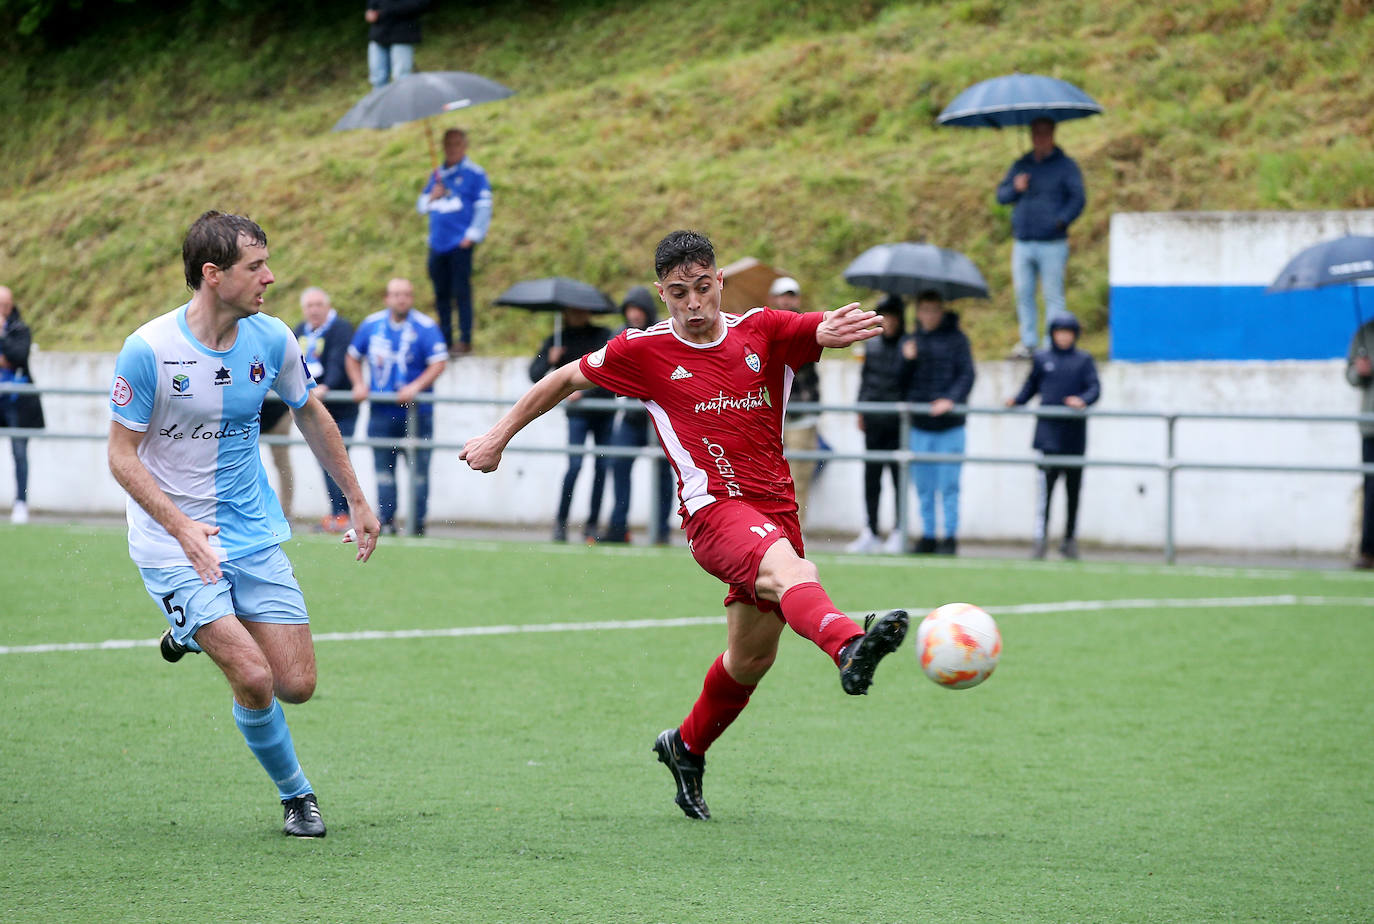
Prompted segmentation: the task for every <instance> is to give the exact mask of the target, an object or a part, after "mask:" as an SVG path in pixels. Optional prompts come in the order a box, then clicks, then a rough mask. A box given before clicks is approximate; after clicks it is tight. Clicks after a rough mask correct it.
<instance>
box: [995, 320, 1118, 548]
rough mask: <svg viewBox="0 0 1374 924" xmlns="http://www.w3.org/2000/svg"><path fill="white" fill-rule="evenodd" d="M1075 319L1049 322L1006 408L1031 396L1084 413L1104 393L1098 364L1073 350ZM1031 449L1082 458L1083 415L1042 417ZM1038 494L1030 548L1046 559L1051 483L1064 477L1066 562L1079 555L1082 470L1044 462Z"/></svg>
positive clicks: (1047, 404) (1085, 430) (1085, 436)
mask: <svg viewBox="0 0 1374 924" xmlns="http://www.w3.org/2000/svg"><path fill="white" fill-rule="evenodd" d="M1078 334H1079V328H1078V319H1077V318H1075V317H1074V316H1073V315H1072V314H1069V313H1067V312H1066V313H1064V314H1061V315H1059V316H1058V317H1056V318H1052V319H1050V346H1049V349H1045V350H1037V351H1036V352H1035V355H1034V356H1033V357H1032V359H1031V370H1030V374H1029V375H1027V376H1026V383H1025V384H1024V385H1022V386H1021V390H1020V391H1019V392H1018V393H1017V394H1016V396H1015V397H1013V398H1008V399H1007V407H1015V406H1017V405H1022V404H1025V403H1026V402H1027V401H1029V400H1030V399H1031V398H1032V397H1034V396H1035V395H1037V394H1038V395H1039V396H1040V406H1041V407H1070V408H1073V409H1075V410H1079V411H1081V410H1083V408H1085V407H1087V406H1088V405H1090V404H1095V403H1096V402H1097V399H1098V398H1099V397H1100V396H1101V394H1102V387H1101V385H1100V383H1099V382H1098V379H1097V364H1096V363H1094V362H1093V358H1092V356H1091V355H1090V354H1088V353H1087V352H1086V351H1084V350H1080V349H1078V347H1077V346H1076V344H1077V341H1078ZM1031 446H1032V447H1033V448H1035V449H1038V450H1040V452H1042V453H1043V454H1045V455H1047V456H1081V455H1083V453H1084V452H1085V451H1087V448H1088V421H1087V420H1086V419H1084V418H1081V417H1040V418H1038V419H1037V420H1036V422H1035V437H1034V439H1033V440H1032V442H1031ZM1036 471H1037V472H1038V473H1039V476H1040V478H1039V481H1040V484H1039V491H1038V494H1037V497H1036V505H1035V530H1034V539H1033V544H1032V546H1031V557H1032V558H1044V557H1045V550H1046V547H1047V539H1046V534H1047V532H1048V527H1049V519H1050V498H1051V497H1052V496H1053V494H1054V485H1055V482H1057V481H1058V480H1059V476H1060V475H1063V476H1064V491H1065V493H1066V495H1067V500H1068V513H1067V516H1066V517H1065V520H1064V540H1063V542H1062V543H1061V544H1060V546H1059V552H1060V554H1062V555H1063V556H1064V557H1065V558H1077V557H1078V540H1077V538H1075V534H1076V531H1077V526H1078V494H1079V491H1080V489H1081V488H1082V485H1083V466H1081V465H1062V464H1059V463H1046V464H1044V465H1040V466H1037V468H1036Z"/></svg>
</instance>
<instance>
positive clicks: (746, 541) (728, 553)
mask: <svg viewBox="0 0 1374 924" xmlns="http://www.w3.org/2000/svg"><path fill="white" fill-rule="evenodd" d="M686 529H687V548H689V549H690V550H691V552H692V557H693V558H695V559H696V560H697V564H699V565H701V567H702V568H704V569H706V571H707V573H709V574H712V575H715V576H716V577H718V578H720V579H721V580H722V581H724V582H725V583H726V584H729V585H730V592H729V593H727V594H726V595H725V605H726V606H729V605H730V604H731V603H734V602H736V601H740V602H743V603H748V604H750V605H752V606H756V607H758V608H759V609H760V610H763V611H764V612H765V613H772V612H775V611H776V610H777V608H778V605H777V604H776V603H774V602H772V601H771V600H760V599H759V598H758V597H756V596H755V595H754V581H755V580H757V579H758V575H759V563H760V562H762V561H763V554H764V553H765V552H767V551H768V549H769V548H770V547H771V546H772V545H773V543H775V542H777V541H778V540H779V539H786V540H787V541H788V542H790V543H792V548H793V549H794V550H796V553H797V555H798V557H804V556H805V554H806V549H805V546H804V545H803V544H802V535H801V524H800V523H799V522H798V521H797V512H796V511H795V510H788V511H775V512H773V513H762V512H760V511H759V510H757V509H755V508H754V506H753V505H752V504H750V503H748V502H747V501H742V500H720V501H716V502H715V503H713V504H707V505H706V506H705V507H702V508H701V509H700V510H698V511H697V512H696V513H694V514H692V515H691V516H690V517H688V518H687V524H686Z"/></svg>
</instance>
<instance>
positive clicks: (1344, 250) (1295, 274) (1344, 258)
mask: <svg viewBox="0 0 1374 924" xmlns="http://www.w3.org/2000/svg"><path fill="white" fill-rule="evenodd" d="M1369 278H1374V237H1363V236H1361V235H1358V234H1348V235H1346V236H1345V237H1338V238H1336V239H1335V240H1333V241H1322V242H1321V243H1320V244H1313V245H1312V246H1311V247H1308V248H1307V249H1306V250H1303V251H1301V252H1300V253H1299V254H1298V255H1297V256H1295V257H1294V258H1293V259H1291V260H1289V261H1288V265H1287V266H1285V267H1284V268H1283V269H1282V270H1281V271H1280V272H1279V275H1278V278H1277V279H1275V280H1274V282H1273V284H1272V285H1271V286H1269V288H1268V289H1266V290H1265V291H1266V292H1268V293H1270V294H1272V293H1275V292H1293V291H1296V290H1298V289H1320V288H1322V287H1324V286H1334V285H1340V284H1341V283H1354V282H1356V281H1357V280H1360V279H1369ZM1350 288H1351V291H1352V293H1353V297H1354V299H1355V325H1356V326H1357V327H1360V326H1363V324H1364V317H1363V313H1362V312H1361V311H1360V287H1359V286H1358V285H1351V287H1350Z"/></svg>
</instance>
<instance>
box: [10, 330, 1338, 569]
mask: <svg viewBox="0 0 1374 924" xmlns="http://www.w3.org/2000/svg"><path fill="white" fill-rule="evenodd" d="M831 357H832V358H827V359H826V360H824V361H823V362H822V363H821V375H822V395H823V396H824V399H825V400H826V401H831V402H842V401H845V400H849V399H852V397H853V396H854V395H856V394H857V393H858V380H859V365H860V364H859V362H858V361H857V360H856V359H854V358H850V357H846V356H843V355H842V354H831ZM527 365H528V363H527V361H526V360H524V359H519V358H513V359H506V360H500V359H489V358H481V357H476V358H467V359H462V360H459V361H457V362H454V363H451V364H450V367H449V369H448V371H447V372H445V374H444V376H443V377H442V378H441V379H440V380H439V383H438V386H437V390H438V392H439V393H440V394H444V395H453V396H463V397H469V398H475V397H494V398H498V399H500V400H501V401H502V402H503V404H509V403H510V402H513V401H514V400H515V399H516V398H517V397H519V396H520V395H521V394H523V393H524V391H525V389H526V388H528V387H529V380H528V378H527V377H526V368H527ZM33 366H34V374H35V376H36V377H37V379H38V381H39V382H40V383H42V384H43V385H44V386H54V387H56V386H68V387H93V388H99V389H102V390H103V389H105V388H107V387H108V385H109V381H110V378H111V376H112V371H113V368H114V357H113V356H112V355H104V354H88V353H47V352H36V353H35V356H34V363H33ZM1024 368H1025V367H1024V366H1023V365H1018V364H1014V363H1002V362H993V363H982V364H980V365H979V367H978V381H977V384H976V385H975V387H974V391H973V395H972V397H971V403H972V404H973V405H975V406H992V405H997V406H1000V404H1001V402H1002V400H1003V399H1004V398H1005V397H1006V396H1008V395H1010V394H1013V393H1014V392H1015V391H1016V389H1017V388H1019V386H1020V384H1021V382H1020V378H1019V377H1020V376H1021V375H1023V374H1024ZM1100 372H1101V375H1102V381H1103V398H1102V401H1101V402H1100V403H1099V405H1098V406H1099V408H1102V409H1116V410H1125V409H1130V410H1164V411H1218V412H1224V411H1241V412H1264V411H1268V412H1272V413H1296V414H1306V413H1317V414H1322V413H1329V414H1345V413H1350V414H1353V413H1356V412H1357V406H1356V394H1357V393H1356V392H1355V390H1354V389H1353V388H1350V387H1349V386H1348V385H1347V384H1346V383H1345V379H1344V376H1343V364H1342V363H1340V362H1338V361H1331V362H1289V363H1197V362H1190V363H1147V364H1136V363H1114V364H1105V365H1103V366H1102V367H1101V368H1100ZM107 405H108V402H107V401H106V400H105V399H103V398H97V397H66V396H48V397H46V398H45V399H44V407H45V410H46V412H47V415H48V426H49V428H50V429H52V430H54V431H61V432H81V433H89V434H98V435H103V434H104V433H106V432H107V431H108V428H109V423H108V420H109V417H108V412H107ZM501 410H502V408H495V407H492V408H487V407H469V406H450V407H441V408H440V409H439V411H438V416H437V417H436V422H437V426H436V431H437V433H438V436H439V438H440V439H442V440H446V441H452V442H461V441H462V440H463V439H465V438H466V437H467V436H470V435H472V434H474V433H477V432H480V431H482V430H485V429H486V428H487V427H488V426H489V425H490V424H491V423H492V422H493V421H494V420H495V419H496V418H497V417H498V416H499V414H500V412H501ZM1032 426H1033V424H1032V421H1031V419H1030V418H1029V417H1023V418H1012V417H986V416H981V417H980V416H975V417H972V418H970V422H969V439H968V451H969V452H970V453H972V454H977V455H1007V456H1028V455H1030V438H1031V430H1032ZM821 432H822V434H823V435H824V436H825V438H826V440H827V441H828V442H829V443H830V444H831V445H833V446H834V447H835V448H836V449H840V450H850V451H862V448H863V441H862V435H861V434H860V433H859V431H858V429H857V428H856V427H855V423H854V417H853V415H849V414H839V413H834V414H827V415H825V418H824V419H823V420H822V423H821ZM564 434H565V430H564V426H563V418H562V415H561V414H559V413H557V412H554V413H552V414H549V415H547V416H546V417H544V418H542V419H541V420H539V421H536V422H535V423H534V424H533V425H531V426H530V427H529V428H528V430H526V432H525V433H523V434H521V435H520V436H519V437H517V440H516V443H515V445H516V446H517V447H518V446H519V445H522V444H523V445H541V446H555V445H558V444H560V443H561V442H562V441H563V440H564V438H565V436H564ZM1164 445H1165V444H1164V426H1163V424H1162V423H1158V422H1153V421H1139V420H1095V421H1093V422H1092V423H1091V424H1090V426H1089V436H1088V453H1089V455H1090V457H1092V458H1096V459H1114V460H1124V459H1135V460H1141V459H1144V460H1160V459H1162V458H1163V457H1164ZM1177 453H1178V456H1179V457H1180V458H1182V459H1187V460H1192V461H1244V462H1257V461H1278V462H1286V463H1317V464H1358V463H1359V457H1360V453H1359V439H1358V435H1357V432H1356V429H1355V425H1354V424H1353V423H1350V424H1334V425H1333V424H1280V423H1265V422H1254V423H1245V422H1239V423H1229V422H1185V423H1181V424H1180V425H1179V428H1178V432H1177ZM352 455H353V460H354V465H355V466H356V468H357V469H358V472H359V475H360V477H361V478H362V480H363V483H364V486H365V488H366V490H367V492H368V494H369V496H374V497H375V485H374V481H373V477H372V463H371V453H370V451H369V450H367V449H366V448H364V447H358V448H354V449H353V452H352ZM264 457H265V458H266V452H265V450H264ZM292 459H293V466H294V470H295V473H296V475H295V484H296V510H295V513H296V515H297V516H298V517H312V518H314V517H319V516H320V515H322V514H323V513H324V510H325V507H326V500H325V494H324V486H323V481H322V478H321V475H320V472H319V468H318V466H317V465H316V464H315V462H314V459H313V457H312V456H311V455H310V454H309V451H308V450H306V449H305V448H304V447H303V446H301V447H296V448H294V449H293V451H292ZM267 467H268V471H269V472H272V473H273V477H274V478H275V472H274V471H273V469H272V466H271V464H270V462H269V463H268V466H267ZM564 467H565V462H564V459H563V457H562V456H561V455H553V454H549V455H521V454H516V453H510V454H508V455H507V456H506V459H505V461H504V462H503V464H502V466H501V469H500V471H499V472H497V473H496V474H494V475H479V474H476V473H474V472H471V471H469V470H468V469H467V466H466V465H465V464H463V463H460V462H459V461H458V458H457V451H456V450H444V451H439V452H436V453H435V456H434V461H433V467H432V469H431V473H430V484H431V498H430V510H431V516H432V517H433V518H434V519H440V520H462V521H465V522H475V523H493V524H498V523H499V524H512V523H515V524H546V523H551V522H552V518H553V514H554V509H555V506H556V503H557V494H558V490H559V484H560V481H561V478H562V474H563V470H564ZM29 468H30V476H29V482H30V486H29V500H30V506H32V507H33V508H34V509H36V510H38V511H46V512H62V513H73V514H80V513H113V512H118V511H122V510H123V505H124V496H123V492H122V491H121V490H120V489H119V487H118V485H116V484H115V483H114V480H113V478H111V476H110V474H109V472H108V469H107V468H106V465H105V445H104V442H103V440H99V441H93V442H74V441H65V440H64V441H58V440H48V439H36V440H32V441H31V442H30V445H29ZM648 477H649V467H648V466H646V465H643V464H639V465H636V466H635V474H634V479H635V480H634V504H633V505H632V507H631V521H632V524H642V523H643V522H644V520H645V518H646V515H647V509H648V496H649V494H648ZM1033 477H1034V476H1033V473H1032V470H1031V469H1030V468H1028V467H1025V466H1011V465H985V464H978V465H968V466H966V467H965V469H964V479H963V494H962V504H961V510H962V519H963V524H962V527H961V530H960V532H961V534H962V536H963V537H965V538H968V539H989V540H1024V539H1025V538H1026V537H1027V536H1028V535H1029V531H1030V526H1031V520H1032V507H1033ZM590 482H591V471H590V460H589V461H588V463H587V464H584V466H583V474H582V477H581V478H580V479H579V483H578V489H577V493H576V495H575V497H574V503H573V521H574V523H580V521H581V519H582V518H583V517H584V516H585V514H586V509H587V495H588V492H589V488H590ZM13 486H14V481H13V467H12V464H11V460H10V455H9V453H8V452H4V451H0V504H3V505H8V503H9V501H10V500H11V499H12V497H13V489H14V487H13ZM404 487H405V480H404V476H403V477H402V489H403V490H404ZM1163 488H1164V479H1163V476H1162V475H1161V474H1160V473H1158V472H1153V471H1143V470H1125V469H1104V468H1092V469H1089V470H1088V471H1087V473H1086V474H1085V476H1084V489H1083V491H1084V493H1083V505H1082V511H1081V513H1080V527H1079V535H1080V537H1081V538H1082V539H1083V540H1084V541H1085V542H1100V543H1105V544H1109V545H1125V546H1154V547H1158V546H1159V545H1160V544H1161V543H1162V540H1163V531H1164V495H1163ZM1358 488H1359V476H1358V475H1354V474H1351V475H1281V474H1275V475H1265V474H1242V473H1215V472H1184V473H1180V474H1179V475H1178V477H1177V489H1178V505H1177V508H1176V530H1177V532H1176V541H1177V542H1178V544H1179V545H1180V546H1181V547H1213V548H1244V549H1256V550H1259V549H1263V550H1272V551H1286V550H1302V551H1308V552H1336V551H1342V550H1345V549H1347V548H1348V546H1349V543H1350V539H1351V535H1352V530H1353V524H1354V518H1355V515H1356V508H1355V504H1356V499H1357V497H1358ZM610 502H611V490H610V486H609V484H608V486H607V492H606V500H605V507H604V508H603V518H604V517H605V516H608V515H609V512H610ZM912 507H913V512H912V518H913V529H914V524H915V518H916V514H915V511H914V504H913V505H912ZM891 509H892V507H891V500H890V497H889V496H888V495H886V494H885V495H884V499H883V514H882V515H883V518H884V521H885V522H886V521H888V520H890V518H891ZM863 518H864V515H863V487H862V469H861V464H860V463H858V462H834V463H831V464H830V465H828V466H827V467H826V469H825V471H824V472H823V473H822V475H821V477H820V478H819V479H817V480H816V482H815V488H814V490H813V496H812V502H811V507H810V509H809V510H808V511H807V512H806V517H805V522H806V525H807V527H808V528H809V529H812V530H839V531H843V532H857V531H858V530H859V528H860V527H861V526H862V524H863ZM603 521H604V520H603ZM1061 522H1062V490H1061V492H1060V499H1059V504H1058V505H1057V507H1056V512H1055V513H1054V514H1053V519H1052V527H1051V528H1052V531H1053V530H1054V529H1056V528H1057V526H1058V524H1059V523H1061Z"/></svg>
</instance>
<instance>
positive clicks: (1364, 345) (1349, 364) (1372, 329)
mask: <svg viewBox="0 0 1374 924" xmlns="http://www.w3.org/2000/svg"><path fill="white" fill-rule="evenodd" d="M1371 355H1374V321H1366V322H1365V323H1364V324H1361V325H1360V328H1359V330H1357V331H1355V336H1354V337H1353V338H1351V340H1350V357H1349V359H1348V360H1347V361H1346V364H1345V380H1346V381H1347V382H1349V383H1350V384H1351V385H1354V386H1355V387H1356V388H1358V389H1359V390H1360V413H1361V414H1374V361H1371V360H1370V358H1369V357H1370V356H1371ZM1360 458H1361V459H1363V460H1364V464H1365V465H1374V421H1368V420H1366V421H1361V422H1360ZM1355 567H1356V568H1374V475H1365V476H1364V520H1363V525H1362V526H1361V528H1360V553H1359V557H1357V558H1356V559H1355Z"/></svg>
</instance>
